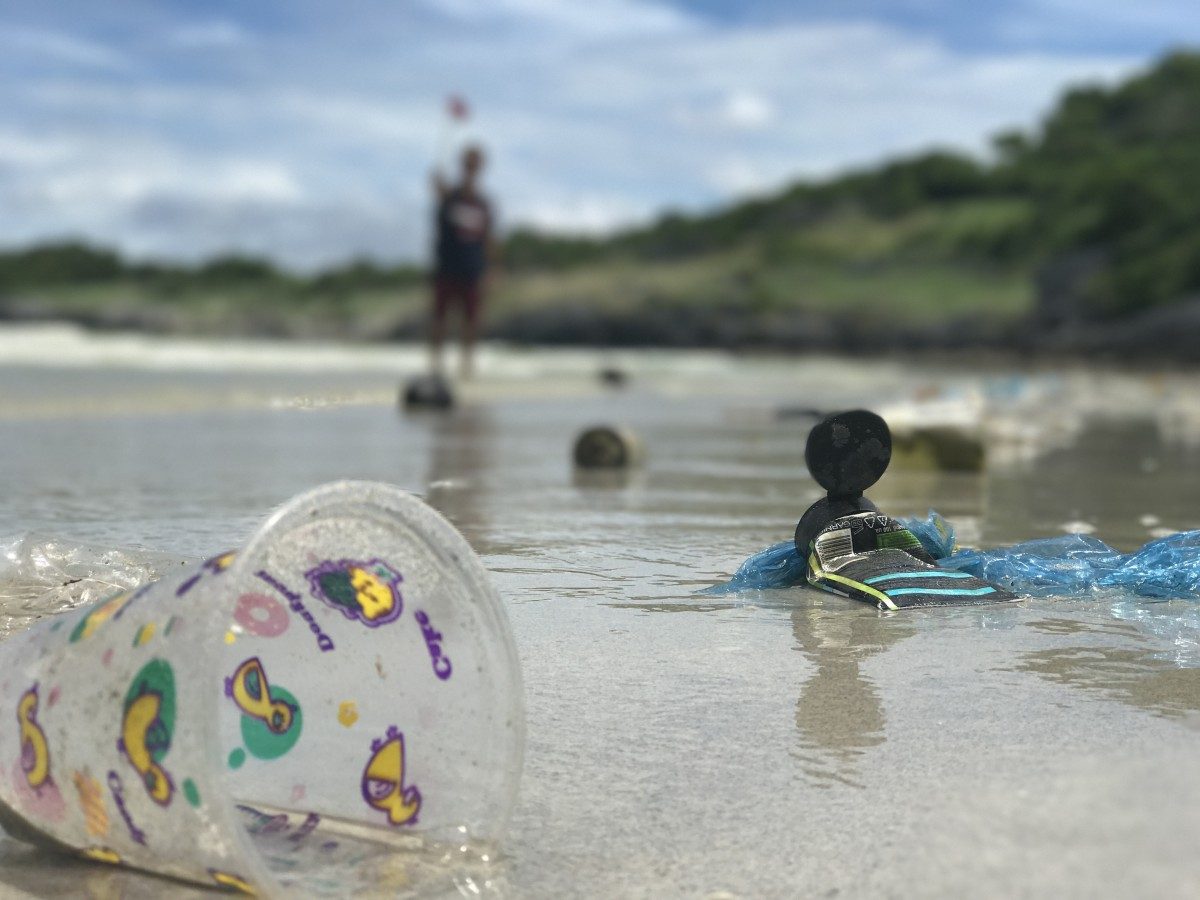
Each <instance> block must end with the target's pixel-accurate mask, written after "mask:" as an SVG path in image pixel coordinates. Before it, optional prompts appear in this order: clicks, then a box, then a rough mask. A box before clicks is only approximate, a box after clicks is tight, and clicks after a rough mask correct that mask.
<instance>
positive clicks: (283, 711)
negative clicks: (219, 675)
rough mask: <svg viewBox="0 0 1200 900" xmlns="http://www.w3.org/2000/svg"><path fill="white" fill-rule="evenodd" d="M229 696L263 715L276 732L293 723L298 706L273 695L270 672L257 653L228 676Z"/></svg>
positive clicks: (250, 712) (259, 716) (248, 710)
mask: <svg viewBox="0 0 1200 900" xmlns="http://www.w3.org/2000/svg"><path fill="white" fill-rule="evenodd" d="M225 696H227V697H229V698H230V699H232V700H233V702H234V703H236V704H237V705H238V708H239V709H241V711H242V712H244V713H245V714H246V715H248V716H251V717H253V718H255V719H261V720H262V721H263V722H264V723H265V724H266V726H267V728H269V729H270V730H271V732H272V733H274V734H284V733H286V732H287V731H288V729H290V728H291V727H292V722H293V721H294V717H295V712H296V711H295V710H294V709H293V708H292V705H291V704H290V703H288V702H287V701H285V700H276V699H275V698H274V697H272V696H271V685H270V684H268V683H267V673H266V672H264V671H263V667H262V663H261V662H259V659H258V657H257V656H252V657H251V658H250V659H248V660H246V661H245V662H244V663H242V664H241V665H240V666H238V668H237V671H236V672H234V673H233V677H232V678H226V679H225Z"/></svg>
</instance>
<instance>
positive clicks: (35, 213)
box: [0, 0, 1139, 266]
mask: <svg viewBox="0 0 1200 900" xmlns="http://www.w3.org/2000/svg"><path fill="white" fill-rule="evenodd" d="M1055 2H1059V3H1070V2H1075V0H1055ZM423 4H424V6H423V7H422V8H423V9H424V10H425V13H426V14H427V16H433V17H434V19H436V22H437V23H441V24H437V25H436V27H435V25H431V24H429V23H428V22H427V21H426V20H424V19H421V18H420V17H411V16H410V17H409V18H404V16H407V15H409V13H410V12H411V9H412V8H414V7H408V6H406V5H403V4H401V5H397V6H391V5H388V6H387V7H386V8H387V9H396V10H399V11H397V12H396V13H395V16H397V17H399V18H396V19H395V20H394V21H393V20H391V19H387V18H386V17H384V18H380V19H378V20H376V19H364V21H363V22H362V23H358V22H356V21H354V20H352V19H348V18H345V17H343V19H342V20H339V21H338V22H337V23H335V24H336V25H337V27H338V28H341V29H343V30H340V31H330V29H331V28H332V27H333V26H331V25H328V23H325V22H322V27H321V28H315V26H314V29H315V30H314V31H313V33H311V34H307V35H303V36H293V35H289V37H288V38H287V39H286V40H285V39H272V38H269V37H268V36H267V35H266V34H265V33H259V32H255V35H254V37H253V38H252V40H253V41H254V44H253V48H254V53H253V54H217V55H214V56H213V57H212V58H211V59H208V60H207V61H206V65H208V66H211V68H210V69H208V70H206V71H205V72H204V77H197V76H195V74H194V69H193V70H187V72H186V73H185V74H178V73H176V74H172V73H171V70H170V69H169V67H168V63H167V62H166V61H163V60H164V59H168V58H169V57H170V56H171V54H170V53H168V54H166V55H165V56H164V57H163V58H162V59H159V61H158V63H159V66H160V69H159V73H158V74H157V75H156V76H155V77H154V78H151V77H149V76H146V77H142V76H130V75H129V74H128V73H125V74H124V75H122V76H121V77H117V76H115V75H114V76H113V77H89V78H88V79H87V80H86V81H84V80H82V79H80V78H75V79H72V78H71V77H69V76H68V75H64V74H62V73H55V75H54V76H53V77H51V76H49V75H45V76H40V77H32V78H30V79H28V80H25V81H22V82H0V208H8V209H14V210H16V209H19V210H20V215H15V214H14V215H12V216H6V217H3V218H2V219H0V243H4V242H8V241H12V240H15V239H18V238H20V239H27V238H29V237H31V236H36V234H37V233H39V232H40V233H61V232H63V231H75V232H83V233H86V234H90V235H91V236H93V237H94V238H95V239H97V240H100V241H103V242H106V243H109V242H116V243H120V244H122V245H123V246H127V247H131V248H134V249H137V250H139V252H151V251H153V252H163V253H169V254H174V255H183V256H189V257H191V256H194V255H195V254H196V253H197V252H198V251H199V250H200V249H201V248H214V247H225V246H226V245H228V244H229V242H230V241H235V240H236V241H243V242H245V246H246V247H247V248H249V249H255V250H257V251H260V252H267V251H270V252H274V253H276V254H277V255H279V256H280V257H281V258H283V259H285V260H287V261H288V262H291V263H293V264H297V265H305V266H310V265H312V264H313V263H314V260H330V259H337V258H345V257H349V256H353V255H356V254H359V253H362V252H366V251H371V252H377V253H379V254H380V255H382V256H384V257H387V258H396V257H404V258H409V259H412V258H419V257H420V256H422V255H423V254H424V253H425V251H426V248H427V243H428V215H429V193H428V188H427V183H426V176H427V173H428V171H429V169H430V167H431V166H432V164H433V163H434V161H435V160H434V156H435V154H436V152H437V146H438V134H439V130H440V128H441V127H442V126H441V123H442V117H443V116H442V111H441V106H442V102H443V99H444V97H445V95H446V94H447V93H449V92H451V91H462V92H463V93H464V94H465V95H466V96H467V98H468V100H469V101H470V103H471V105H472V108H473V115H472V119H471V126H470V128H471V131H472V133H473V135H474V136H476V137H478V138H480V139H482V140H483V141H484V142H485V143H486V145H487V147H488V150H489V155H490V158H491V164H490V166H489V170H488V172H487V183H488V186H489V189H490V190H491V191H492V193H493V194H494V195H495V197H496V199H497V201H498V204H499V207H500V210H501V213H502V218H503V219H504V220H505V221H507V222H511V223H522V222H524V223H531V224H535V225H537V226H539V227H543V228H547V229H553V230H561V231H567V232H585V233H598V232H603V231H606V230H610V229H612V228H614V227H618V226H621V225H625V224H628V223H630V222H638V221H644V220H645V219H646V218H648V217H650V216H652V215H653V214H654V212H655V211H656V210H660V209H663V208H667V207H683V208H690V209H697V208H704V207H708V206H712V205H714V204H717V203H720V202H723V201H725V200H728V199H730V198H734V197H738V196H741V195H744V194H746V193H750V192H753V193H760V192H762V191H765V190H769V189H771V188H773V187H775V186H779V185H782V184H784V183H786V182H787V181H789V180H790V179H793V178H795V177H798V176H801V175H803V176H819V175H825V174H828V173H831V172H833V171H836V170H838V169H841V168H844V167H846V166H848V165H852V164H866V163H870V162H873V161H876V160H879V159H881V158H883V157H886V156H888V155H890V154H896V153H909V152H913V151H916V150H920V149H923V148H927V147H930V146H933V145H950V146H956V147H962V148H967V149H971V150H982V149H983V148H984V147H985V146H986V144H987V139H988V137H989V135H990V134H992V133H994V132H995V131H997V130H1000V129H1007V128H1010V127H1013V126H1031V125H1032V124H1033V123H1035V122H1036V120H1037V118H1038V117H1039V116H1040V115H1041V114H1042V113H1043V112H1044V111H1045V110H1046V109H1048V108H1049V107H1050V105H1051V104H1052V103H1053V102H1054V99H1055V98H1056V97H1057V95H1058V94H1059V92H1060V91H1061V90H1062V89H1063V88H1064V87H1065V86H1066V85H1068V84H1071V83H1074V82H1077V81H1080V80H1096V79H1099V80H1104V81H1111V80H1112V79H1114V78H1116V77H1118V76H1121V75H1123V74H1126V73H1128V72H1130V71H1131V70H1132V69H1133V68H1134V67H1135V66H1136V65H1137V64H1138V63H1139V60H1136V59H1134V58H1131V57H1126V56H1094V57H1088V56H1081V55H1078V54H1072V55H1063V56H1056V55H1051V54H1030V53H1009V52H993V53H987V54H979V53H974V54H966V53H962V52H957V51H955V50H952V49H949V48H948V47H947V46H945V45H944V44H942V43H939V42H938V41H936V40H934V39H932V38H929V37H924V36H919V35H914V34H913V33H912V32H907V31H902V30H898V29H894V28H889V27H886V26H884V25H881V24H876V23H871V22H858V23H842V24H836V23H828V22H826V23H814V24H791V25H780V26H773V27H770V28H767V27H737V28H733V27H717V26H716V25H713V24H711V23H705V22H702V21H700V20H698V19H695V18H693V17H689V16H687V15H686V14H683V13H679V12H676V11H674V10H673V9H670V8H668V7H665V6H662V5H660V4H655V3H651V2H638V0H592V2H589V3H588V4H586V5H584V4H569V3H557V2H551V0H495V2H491V3H483V2H479V3H470V2H467V0H423ZM318 7H319V8H320V9H325V7H324V5H318V6H317V7H314V8H318ZM446 22H450V23H452V24H453V25H454V28H453V29H451V30H447V27H446V25H445V23H446ZM423 23H424V24H423ZM189 29H193V30H192V32H191V34H190V37H189V38H188V39H190V40H193V41H198V42H200V43H203V42H204V41H208V42H210V43H212V44H222V42H224V43H226V44H229V45H230V46H232V42H235V41H243V40H249V39H251V38H249V37H248V36H247V34H246V33H245V32H243V30H242V28H241V26H238V25H236V24H232V23H230V27H229V28H228V29H225V28H224V26H222V25H221V23H220V22H209V23H203V22H202V23H199V24H197V23H192V24H185V25H181V26H178V28H176V30H175V36H176V38H177V39H178V38H179V36H180V34H181V33H182V34H183V35H184V36H185V37H187V36H188V30H189ZM195 29H199V30H198V31H197V30H195ZM206 29H207V31H206ZM389 29H391V30H389ZM8 34H9V36H10V38H11V32H9V33H8ZM43 36H44V35H43ZM69 40H70V39H69ZM3 42H4V33H3V32H0V45H3ZM84 55H86V54H84ZM102 55H103V54H102ZM28 123H35V125H36V130H34V127H32V126H30V125H29V124H28Z"/></svg>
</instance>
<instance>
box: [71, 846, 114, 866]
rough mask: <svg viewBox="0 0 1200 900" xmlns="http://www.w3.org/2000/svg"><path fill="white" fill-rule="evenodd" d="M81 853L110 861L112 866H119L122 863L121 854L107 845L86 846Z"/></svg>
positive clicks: (91, 857) (95, 858) (89, 857)
mask: <svg viewBox="0 0 1200 900" xmlns="http://www.w3.org/2000/svg"><path fill="white" fill-rule="evenodd" d="M80 853H82V854H83V855H84V856H85V857H87V858H88V859H94V860H95V861H96V862H102V863H108V864H109V865H110V866H119V865H120V864H121V854H119V853H117V852H116V851H115V850H109V849H108V848H107V847H85V848H84V849H83V850H81V851H80Z"/></svg>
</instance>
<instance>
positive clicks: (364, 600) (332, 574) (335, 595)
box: [308, 559, 403, 628]
mask: <svg viewBox="0 0 1200 900" xmlns="http://www.w3.org/2000/svg"><path fill="white" fill-rule="evenodd" d="M401 580H402V578H401V575H400V573H399V572H397V571H396V570H395V569H393V568H392V567H391V566H389V565H388V564H387V563H385V562H383V561H382V560H378V559H373V560H371V561H370V562H365V563H364V562H354V561H353V560H348V559H341V560H338V561H337V562H324V563H322V564H321V565H319V566H317V567H316V568H315V569H313V570H312V571H310V572H309V573H308V583H309V585H310V586H311V587H312V591H313V594H314V595H315V596H317V597H318V598H320V599H321V600H323V601H325V602H326V603H328V604H329V605H330V606H332V607H333V608H334V609H336V610H338V611H339V612H341V613H342V615H344V616H345V617H346V618H348V619H357V620H358V621H359V622H362V623H363V624H364V625H367V626H369V627H371V628H376V627H378V626H380V625H383V624H384V623H386V622H394V621H395V620H396V619H398V618H399V617H400V612H401V610H402V609H403V602H402V600H401V598H400V590H399V584H400V581H401Z"/></svg>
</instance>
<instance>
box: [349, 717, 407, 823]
mask: <svg viewBox="0 0 1200 900" xmlns="http://www.w3.org/2000/svg"><path fill="white" fill-rule="evenodd" d="M371 750H372V755H371V758H370V759H369V760H368V761H367V767H366V768H365V769H364V770H363V777H362V795H363V799H364V800H366V801H367V804H368V805H370V806H372V807H374V808H375V809H379V810H383V811H384V812H386V813H387V817H388V822H390V823H391V824H392V825H415V824H416V823H417V813H418V812H420V810H421V792H420V791H419V790H417V788H416V787H415V786H412V787H405V786H404V735H403V734H402V733H401V732H400V730H399V729H398V728H396V726H395V725H393V726H392V727H390V728H389V729H388V731H387V737H386V738H385V739H383V740H378V739H377V740H374V741H372V742H371Z"/></svg>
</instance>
